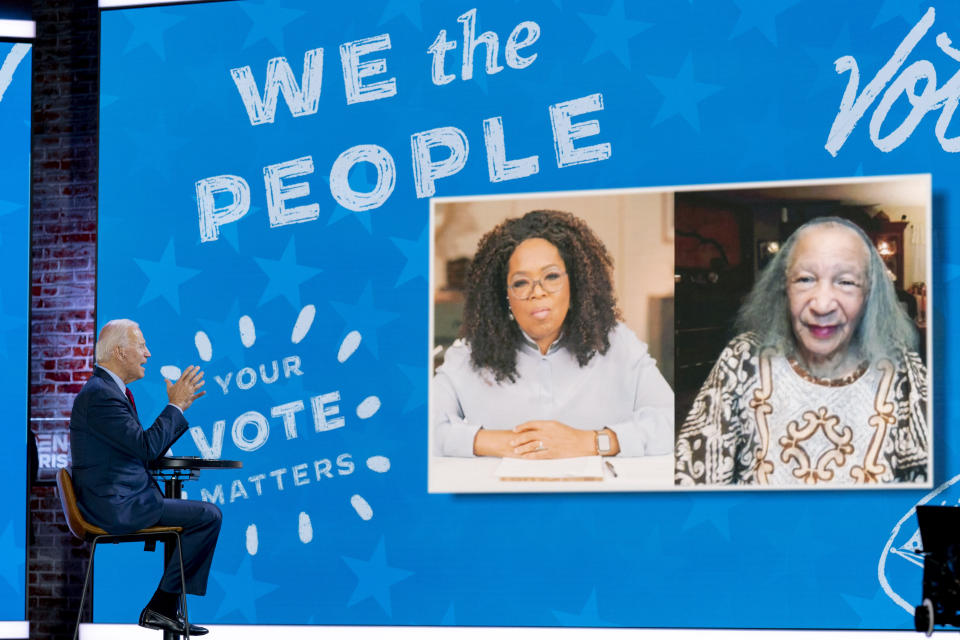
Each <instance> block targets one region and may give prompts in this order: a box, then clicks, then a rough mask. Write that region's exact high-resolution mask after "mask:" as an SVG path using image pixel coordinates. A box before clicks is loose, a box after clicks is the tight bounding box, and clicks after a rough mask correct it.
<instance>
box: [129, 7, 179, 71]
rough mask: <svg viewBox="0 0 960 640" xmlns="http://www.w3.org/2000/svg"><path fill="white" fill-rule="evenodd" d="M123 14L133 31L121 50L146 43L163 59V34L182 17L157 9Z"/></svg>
mask: <svg viewBox="0 0 960 640" xmlns="http://www.w3.org/2000/svg"><path fill="white" fill-rule="evenodd" d="M124 16H126V18H127V20H129V21H130V24H131V25H133V31H132V32H131V33H130V39H129V40H127V46H126V47H124V49H123V52H124V53H129V52H131V51H133V50H134V49H136V48H137V47H139V46H141V45H148V46H149V47H150V48H151V49H153V52H154V53H156V54H157V57H158V58H160V59H161V60H164V61H165V60H166V59H167V51H166V48H165V46H164V44H163V40H164V36H165V34H166V32H167V31H168V30H169V29H170V28H171V27H173V26H174V25H176V24H179V23H180V22H182V21H183V18H182V17H181V16H178V15H174V14H171V13H164V12H162V11H157V10H152V11H127V12H125V13H124Z"/></svg>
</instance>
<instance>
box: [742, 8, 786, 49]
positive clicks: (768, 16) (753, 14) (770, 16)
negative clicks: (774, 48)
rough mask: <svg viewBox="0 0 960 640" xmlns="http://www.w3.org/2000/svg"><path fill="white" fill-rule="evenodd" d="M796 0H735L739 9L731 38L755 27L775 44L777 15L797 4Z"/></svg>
mask: <svg viewBox="0 0 960 640" xmlns="http://www.w3.org/2000/svg"><path fill="white" fill-rule="evenodd" d="M797 2H798V0H788V1H786V2H783V1H780V2H774V1H772V0H761V1H760V2H758V1H757V0H735V2H734V4H736V5H737V8H738V9H740V17H739V18H738V19H737V24H735V25H734V26H733V31H732V32H730V37H731V38H736V37H737V36H739V35H741V34H743V33H746V32H747V31H749V30H750V29H753V28H756V29H757V30H758V31H759V32H760V33H762V34H763V37H764V38H766V39H767V40H769V41H770V43H771V44H773V45H776V44H777V16H778V15H780V14H781V13H783V12H784V11H785V10H787V9H789V8H790V7H792V6H793V5H795V4H797Z"/></svg>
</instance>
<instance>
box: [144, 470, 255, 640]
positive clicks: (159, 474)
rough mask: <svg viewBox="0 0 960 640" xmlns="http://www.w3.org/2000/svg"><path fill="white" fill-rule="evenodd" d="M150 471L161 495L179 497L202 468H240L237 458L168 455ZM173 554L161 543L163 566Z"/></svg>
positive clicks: (172, 637)
mask: <svg viewBox="0 0 960 640" xmlns="http://www.w3.org/2000/svg"><path fill="white" fill-rule="evenodd" d="M149 467H150V473H152V474H153V477H155V478H156V479H157V480H163V497H165V498H174V499H179V498H180V494H181V492H182V490H183V481H184V480H196V479H197V478H198V477H200V471H202V470H203V469H241V468H243V463H242V462H240V461H239V460H207V459H205V458H198V457H196V456H168V457H165V458H157V459H156V460H154V461H152V462H151V463H150V465H149ZM172 556H173V545H172V544H167V543H166V542H165V543H164V544H163V566H167V562H169V561H170V558H171V557H172ZM179 637H180V635H179V634H176V633H170V632H169V631H164V632H163V640H176V638H179Z"/></svg>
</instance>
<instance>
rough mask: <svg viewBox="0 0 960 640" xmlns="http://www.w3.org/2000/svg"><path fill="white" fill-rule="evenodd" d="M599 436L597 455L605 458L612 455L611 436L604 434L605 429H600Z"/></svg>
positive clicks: (597, 432)
mask: <svg viewBox="0 0 960 640" xmlns="http://www.w3.org/2000/svg"><path fill="white" fill-rule="evenodd" d="M595 433H596V434H597V455H598V456H605V455H609V453H610V434H607V433H604V429H598V430H597V431H596V432H595Z"/></svg>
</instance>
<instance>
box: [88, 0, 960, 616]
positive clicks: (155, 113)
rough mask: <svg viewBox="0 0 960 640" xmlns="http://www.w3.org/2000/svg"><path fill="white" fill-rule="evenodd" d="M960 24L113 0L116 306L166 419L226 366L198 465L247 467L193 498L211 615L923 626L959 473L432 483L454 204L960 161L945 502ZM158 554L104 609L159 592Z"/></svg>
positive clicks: (189, 439)
mask: <svg viewBox="0 0 960 640" xmlns="http://www.w3.org/2000/svg"><path fill="white" fill-rule="evenodd" d="M958 24H960V8H958V7H957V6H955V4H953V3H950V2H945V1H938V2H932V3H923V4H919V5H918V4H917V3H915V2H907V1H904V2H897V1H893V0H891V1H887V2H883V3H841V4H838V3H836V2H827V1H826V0H803V1H800V2H796V1H794V0H790V1H773V2H771V1H768V0H718V1H716V2H671V3H663V2H624V1H623V0H612V1H610V0H605V1H603V2H599V3H597V2H589V1H587V0H536V1H533V2H523V3H517V2H506V1H503V2H488V3H483V4H482V5H477V4H472V3H469V2H461V1H460V0H457V1H454V2H449V1H442V2H441V1H439V0H437V1H427V2H422V3H420V2H413V1H408V0H390V1H384V0H369V1H368V0H361V1H359V2H353V3H337V4H329V3H314V2H296V1H293V0H290V1H286V2H264V3H261V2H222V3H206V4H198V5H177V6H168V7H154V8H148V9H130V10H117V11H105V12H104V13H103V14H102V52H101V65H102V77H101V85H100V88H101V116H100V124H101V136H100V145H101V150H100V197H99V208H100V209H99V225H98V243H99V249H98V292H97V300H98V310H97V317H98V322H99V324H100V325H102V324H103V323H104V322H106V321H107V320H109V319H111V318H118V317H128V318H132V319H134V320H136V321H138V322H139V323H140V326H141V328H142V330H143V334H144V336H145V338H146V342H147V345H148V347H149V349H150V351H151V352H152V354H153V355H152V357H151V358H150V361H149V362H148V364H147V375H146V378H145V379H144V380H142V381H139V382H136V383H134V384H133V385H132V389H133V391H134V393H135V394H136V395H137V405H138V407H139V408H140V412H141V418H142V419H143V422H144V423H146V424H149V422H150V421H151V420H152V418H153V416H154V415H156V414H157V413H158V412H159V411H160V410H161V408H162V407H163V405H164V404H165V403H166V395H165V384H164V381H163V378H164V376H168V377H175V376H176V375H177V374H178V372H179V371H182V370H183V369H184V368H185V367H187V366H189V365H191V364H198V365H200V366H202V367H203V369H204V371H205V374H206V381H207V384H206V387H205V389H206V391H207V395H206V396H205V397H203V398H201V399H199V400H198V401H197V402H196V403H195V404H194V406H192V407H191V408H189V409H188V411H187V417H188V419H189V421H190V423H191V429H190V431H189V433H188V434H186V435H184V437H183V438H181V440H180V441H179V442H177V444H176V445H175V446H174V447H173V451H174V453H175V454H178V455H193V456H202V457H206V458H223V459H232V460H239V461H241V462H242V463H243V468H242V469H239V470H214V471H206V472H203V473H202V475H201V477H200V478H199V480H198V481H196V482H188V483H186V484H185V490H186V492H187V495H188V497H189V498H191V499H202V500H207V501H210V502H214V503H216V504H217V505H218V506H219V507H220V508H221V509H222V510H223V513H224V519H223V531H222V534H221V538H220V543H219V546H218V549H217V553H216V556H215V558H214V561H213V569H212V574H211V579H210V584H209V588H208V591H207V595H206V596H205V597H203V598H194V599H193V600H192V604H191V607H190V616H191V619H195V620H199V621H204V622H212V623H261V624H267V623H285V624H384V625H388V624H390V625H521V626H523V625H536V626H588V627H589V626H601V627H670V626H676V625H680V624H683V625H689V626H693V627H710V626H717V627H741V628H742V627H761V628H868V629H877V628H891V629H903V628H910V627H911V625H912V605H913V604H916V603H919V599H920V571H919V569H918V568H917V566H916V565H915V564H913V563H910V562H906V561H905V560H904V559H903V558H901V557H900V556H898V555H897V554H895V553H892V551H893V550H902V547H903V545H904V544H907V542H902V541H901V540H900V538H899V537H898V535H899V534H900V533H904V534H906V533H907V532H906V529H908V528H910V527H914V526H915V524H914V521H912V520H903V518H904V514H907V513H908V512H909V511H910V510H911V509H912V508H913V505H914V504H915V503H916V502H917V501H918V500H920V499H922V498H923V497H924V496H925V495H927V494H928V493H930V491H931V489H929V488H916V486H914V487H913V488H909V489H896V488H880V489H874V490H872V491H857V490H851V491H765V492H753V491H736V492H730V491H709V492H690V491H676V490H673V489H672V488H671V487H667V490H663V491H660V490H658V491H644V492H638V491H627V492H619V493H582V492H581V493H530V492H527V493H523V494H495V493H487V494H478V495H462V494H452V493H433V494H431V493H429V492H428V477H427V468H428V457H429V451H428V415H427V406H428V388H429V383H430V378H431V375H432V371H433V354H432V352H431V348H432V344H431V341H430V338H431V328H430V327H431V320H432V317H431V311H430V308H431V304H430V302H431V300H430V294H429V290H430V287H431V282H432V277H433V275H434V274H433V272H432V271H431V270H430V269H429V265H430V262H429V261H430V255H431V249H432V247H431V242H432V239H431V227H430V208H431V205H430V199H431V198H433V197H436V198H438V199H442V198H454V197H471V198H479V197H482V196H510V195H511V194H527V195H524V196H523V197H530V196H529V194H538V193H543V194H557V193H558V192H569V191H604V190H616V189H635V188H646V187H658V188H659V187H663V188H664V189H665V190H667V189H669V188H671V187H676V186H682V185H710V184H713V185H716V184H729V183H755V182H765V181H785V180H800V179H814V178H817V179H829V178H850V177H857V176H882V175H894V174H929V175H930V176H931V178H930V180H931V185H932V187H931V188H932V205H933V206H932V210H931V219H930V222H929V224H930V225H931V227H932V237H933V238H934V243H933V246H932V247H930V252H931V253H932V265H933V266H932V273H931V274H930V281H931V282H932V283H933V284H932V289H933V290H932V291H931V292H930V294H931V295H930V298H929V299H930V300H931V309H930V310H929V312H928V313H929V315H930V316H931V318H932V326H933V327H935V329H934V331H933V335H932V336H931V337H930V339H931V340H932V342H933V344H934V348H933V350H932V353H933V358H932V362H930V363H929V365H930V366H931V369H932V370H933V371H934V372H935V376H934V378H933V380H934V384H933V388H932V390H931V395H930V397H931V398H932V399H933V411H932V416H933V429H932V433H933V443H932V452H933V453H932V455H933V456H934V465H933V478H929V479H928V480H927V484H926V487H931V486H932V487H935V489H933V490H934V491H935V490H936V487H940V486H941V485H942V484H943V483H945V482H948V481H950V478H952V477H953V476H955V475H957V474H958V473H960V469H958V465H957V463H956V461H955V460H954V456H951V455H950V452H951V450H952V449H954V448H956V446H957V438H960V436H958V435H957V433H956V430H955V429H950V428H949V425H951V424H952V423H953V422H954V420H955V418H956V416H955V415H954V414H955V413H956V406H955V403H952V402H947V401H945V400H944V398H946V397H948V396H949V395H950V394H949V390H950V389H952V388H953V381H954V380H955V379H956V371H955V368H954V364H953V360H954V357H953V356H954V355H956V351H957V346H956V341H955V339H954V338H952V337H951V334H950V332H949V331H948V330H946V327H947V326H948V323H949V321H950V320H951V318H952V317H953V315H954V314H952V308H953V306H954V305H955V301H954V300H953V298H954V297H955V296H957V295H958V294H960V292H958V291H956V285H957V279H956V278H957V275H958V274H960V266H958V265H960V261H958V260H957V258H956V257H955V256H956V255H957V251H958V250H957V248H956V246H955V245H956V244H957V242H958V241H960V227H958V223H957V222H956V218H957V213H958V212H957V211H956V210H955V209H956V207H957V206H958V205H957V201H958V199H957V197H954V196H953V195H952V193H951V191H952V190H953V189H955V188H956V187H955V185H956V184H960V180H958V173H960V170H958V168H957V163H956V157H955V156H954V154H955V153H956V152H957V151H958V150H960V142H958V138H957V135H958V134H957V132H956V129H957V127H956V126H952V117H953V115H954V112H955V110H956V106H957V101H958V96H960V85H958V82H957V80H956V78H957V76H956V71H957V63H958V60H960V53H958V51H957V50H956V49H955V48H954V47H953V46H952V45H951V39H950V37H951V34H953V32H954V31H955V30H956V29H957V28H958V27H957V25H958ZM520 213H522V211H521V212H520ZM574 213H576V212H574ZM667 214H668V210H667V209H665V210H664V215H667ZM660 220H661V218H657V221H658V222H657V225H658V226H657V231H656V233H657V234H666V235H667V236H669V233H670V231H669V229H665V230H662V231H661V229H660V225H661V222H660ZM666 226H667V227H669V224H668V225H666ZM711 357H715V355H713V356H711ZM938 495H940V494H938ZM942 495H949V492H947V493H943V494H942ZM907 538H908V540H909V536H907ZM891 539H892V540H893V541H894V542H892V543H890V542H889V541H890V540H891ZM126 546H128V547H132V546H133V545H126ZM110 551H111V552H114V550H110ZM115 552H116V553H120V551H119V549H118V550H117V551H115ZM98 553H100V552H99V551H98ZM123 553H124V554H126V555H123V558H122V559H117V560H116V562H113V563H112V564H111V562H110V561H109V560H108V559H106V558H107V555H106V554H105V556H104V558H105V559H104V560H102V561H101V559H100V558H99V557H98V572H97V573H98V576H97V585H98V589H99V590H102V591H104V592H105V593H108V594H109V596H108V597H106V596H105V597H97V598H96V602H97V605H96V612H95V618H96V620H97V621H104V622H114V621H118V622H133V619H134V617H135V614H136V611H138V610H139V607H141V606H142V605H143V603H144V602H145V601H146V599H147V598H148V597H149V594H150V593H151V592H152V590H153V588H154V584H155V583H153V582H152V580H151V579H149V578H148V576H151V575H156V576H157V577H158V578H159V573H160V559H159V557H156V555H157V554H144V553H142V552H140V551H139V550H136V549H132V550H124V551H123ZM898 563H902V566H900V565H899V564H898ZM132 568H136V575H138V576H142V577H143V580H142V582H144V583H146V584H143V585H133V584H131V583H132V582H134V581H131V580H130V579H129V575H130V573H131V569H132ZM111 574H116V577H112V575H111ZM120 576H122V578H121V577H120ZM136 589H142V592H136Z"/></svg>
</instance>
